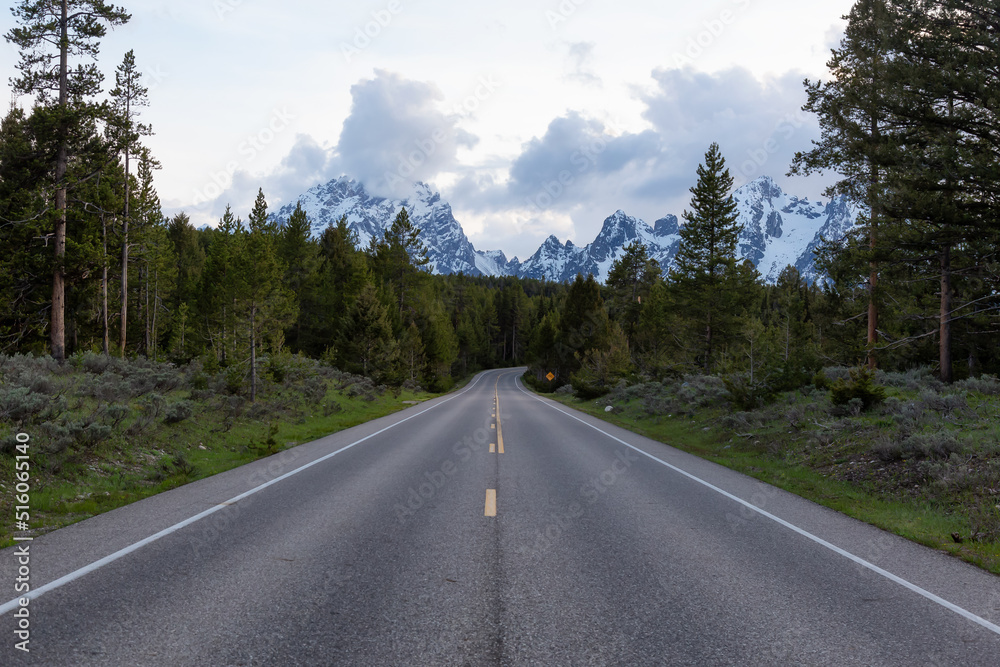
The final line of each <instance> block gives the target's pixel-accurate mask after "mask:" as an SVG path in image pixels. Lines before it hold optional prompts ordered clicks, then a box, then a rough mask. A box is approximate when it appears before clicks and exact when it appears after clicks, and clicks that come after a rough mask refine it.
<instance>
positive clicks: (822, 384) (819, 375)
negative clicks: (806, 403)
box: [812, 371, 830, 391]
mask: <svg viewBox="0 0 1000 667" xmlns="http://www.w3.org/2000/svg"><path fill="white" fill-rule="evenodd" d="M812 383H813V386H814V387H816V388H817V389H819V390H820V391H828V390H829V389H830V378H828V377H827V376H826V373H824V372H823V371H816V375H813V381H812Z"/></svg>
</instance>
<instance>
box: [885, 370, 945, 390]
mask: <svg viewBox="0 0 1000 667" xmlns="http://www.w3.org/2000/svg"><path fill="white" fill-rule="evenodd" d="M876 379H877V380H878V381H879V382H880V383H882V384H884V385H887V386H889V387H896V388H898V389H906V390H907V391H912V392H921V391H923V390H926V389H930V390H932V391H940V390H941V389H943V388H944V383H942V382H941V380H939V379H938V378H937V377H936V376H935V375H934V372H933V371H932V370H931V369H930V368H913V369H910V370H908V371H906V372H904V373H883V372H882V371H877V373H876Z"/></svg>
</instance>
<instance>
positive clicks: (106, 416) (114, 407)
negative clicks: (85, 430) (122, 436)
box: [98, 403, 132, 429]
mask: <svg viewBox="0 0 1000 667" xmlns="http://www.w3.org/2000/svg"><path fill="white" fill-rule="evenodd" d="M130 414H132V410H131V409H130V408H129V407H128V406H127V405H125V404H124V403H109V404H106V405H104V406H103V407H102V408H101V409H100V410H98V415H100V417H101V420H102V421H103V422H104V423H105V424H107V425H108V426H110V427H111V428H112V429H116V428H118V425H119V424H121V423H122V422H123V421H125V420H126V419H128V416H129V415H130Z"/></svg>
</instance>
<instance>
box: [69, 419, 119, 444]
mask: <svg viewBox="0 0 1000 667" xmlns="http://www.w3.org/2000/svg"><path fill="white" fill-rule="evenodd" d="M74 435H75V436H76V442H77V443H78V444H80V445H82V446H83V447H94V446H96V445H99V444H100V443H102V442H104V441H105V440H107V439H108V438H110V437H111V427H110V426H108V425H106V424H96V423H94V424H87V425H86V426H84V427H82V428H80V429H79V430H77V431H76V432H75V434H74Z"/></svg>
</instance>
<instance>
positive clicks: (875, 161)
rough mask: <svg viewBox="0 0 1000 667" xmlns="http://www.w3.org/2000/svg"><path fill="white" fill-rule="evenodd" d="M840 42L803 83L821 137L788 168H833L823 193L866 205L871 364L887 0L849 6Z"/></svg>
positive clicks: (883, 158) (888, 148)
mask: <svg viewBox="0 0 1000 667" xmlns="http://www.w3.org/2000/svg"><path fill="white" fill-rule="evenodd" d="M844 18H845V19H847V21H848V24H847V30H846V32H845V35H844V39H843V41H842V42H841V44H840V48H838V49H836V50H834V52H833V57H832V58H831V60H830V61H829V63H827V67H828V68H829V69H830V74H831V76H832V78H831V80H830V81H828V82H825V83H824V82H819V81H817V82H809V81H806V91H807V93H808V102H807V103H806V104H805V106H804V107H803V110H805V111H809V112H811V113H815V114H816V115H817V116H818V118H819V122H820V128H821V130H822V138H821V139H820V141H819V142H816V143H815V145H814V147H813V149H812V150H810V151H808V152H806V153H798V154H796V156H795V160H794V162H793V163H792V169H791V173H798V174H803V175H808V174H810V173H813V172H822V171H835V172H836V173H839V174H841V175H842V176H843V178H842V180H840V181H839V182H838V183H837V184H836V185H835V186H833V187H832V188H830V190H829V191H828V194H834V193H839V194H846V195H848V196H849V197H851V199H852V200H853V201H855V202H857V203H858V204H860V205H861V206H863V207H864V209H865V212H866V218H865V220H864V222H865V224H866V226H867V235H868V258H867V261H868V350H869V351H868V365H869V367H870V368H875V366H876V364H877V359H876V354H875V347H876V345H877V344H878V340H879V333H878V332H879V295H878V282H879V255H880V251H881V248H882V244H880V239H879V228H880V226H881V225H883V224H884V223H885V222H886V220H885V214H884V210H883V208H882V202H883V199H884V193H885V189H886V187H885V182H884V181H885V174H884V166H885V165H886V164H888V163H891V161H892V160H893V159H894V158H893V157H892V156H891V153H892V148H893V147H894V146H898V143H897V142H898V138H894V137H893V132H892V130H891V128H890V125H891V123H890V120H889V118H888V113H887V110H886V107H887V105H888V103H889V100H888V98H887V96H888V95H889V94H891V91H892V90H893V86H892V85H891V84H892V81H891V71H890V67H889V62H890V61H891V60H892V58H893V54H894V53H895V52H896V49H897V47H898V45H899V39H898V38H899V30H898V16H897V15H896V14H895V13H894V12H893V11H892V8H891V7H890V6H889V3H888V2H887V1H886V0H859V1H858V2H857V4H855V5H854V7H853V8H852V9H851V12H850V14H849V15H848V16H846V17H844Z"/></svg>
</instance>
